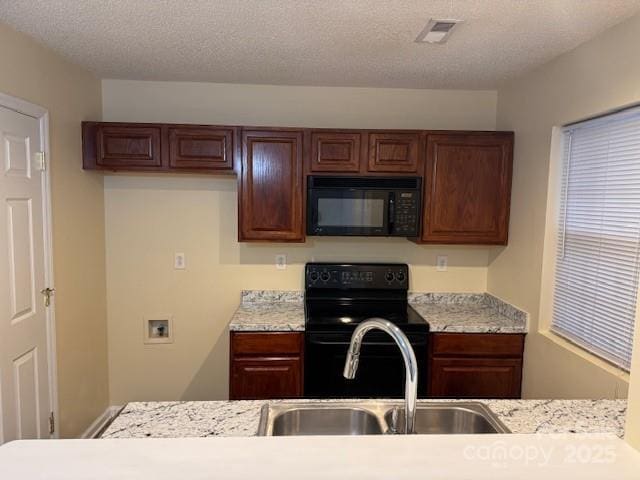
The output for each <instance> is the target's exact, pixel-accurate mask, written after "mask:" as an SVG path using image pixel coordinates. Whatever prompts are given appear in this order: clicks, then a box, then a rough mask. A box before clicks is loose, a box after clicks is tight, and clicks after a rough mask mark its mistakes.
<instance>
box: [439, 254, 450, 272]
mask: <svg viewBox="0 0 640 480" xmlns="http://www.w3.org/2000/svg"><path fill="white" fill-rule="evenodd" d="M448 263H449V257H448V256H446V255H438V256H436V271H437V272H446V271H447V264H448Z"/></svg>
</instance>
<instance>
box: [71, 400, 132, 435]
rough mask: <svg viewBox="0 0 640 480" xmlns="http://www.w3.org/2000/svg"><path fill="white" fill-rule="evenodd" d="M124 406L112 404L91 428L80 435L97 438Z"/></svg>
mask: <svg viewBox="0 0 640 480" xmlns="http://www.w3.org/2000/svg"><path fill="white" fill-rule="evenodd" d="M121 408H122V406H118V405H112V406H110V407H107V409H106V410H105V411H104V412H102V415H100V416H99V417H98V418H96V419H95V420H94V421H93V423H92V424H91V425H89V428H87V429H86V430H85V432H84V433H83V434H82V435H81V436H80V438H96V437H97V435H98V434H99V433H100V432H102V430H103V429H104V427H105V426H107V425H108V424H109V422H110V421H111V420H113V418H114V417H115V416H116V415H117V414H118V412H119V411H120V409H121Z"/></svg>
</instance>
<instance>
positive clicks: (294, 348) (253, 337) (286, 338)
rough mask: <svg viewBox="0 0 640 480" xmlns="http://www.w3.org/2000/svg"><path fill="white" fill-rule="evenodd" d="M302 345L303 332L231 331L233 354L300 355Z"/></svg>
mask: <svg viewBox="0 0 640 480" xmlns="http://www.w3.org/2000/svg"><path fill="white" fill-rule="evenodd" d="M302 345H303V334H302V333H288V332H287V333H283V332H268V333H253V332H231V352H232V355H261V354H262V355H269V354H291V355H299V354H300V353H301V352H302Z"/></svg>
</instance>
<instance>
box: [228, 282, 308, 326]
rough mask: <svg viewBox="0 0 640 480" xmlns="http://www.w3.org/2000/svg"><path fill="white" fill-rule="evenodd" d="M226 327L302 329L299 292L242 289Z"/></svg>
mask: <svg viewBox="0 0 640 480" xmlns="http://www.w3.org/2000/svg"><path fill="white" fill-rule="evenodd" d="M229 330H231V331H236V332H242V331H248V332H269V331H271V332H303V331H304V295H303V294H302V292H280V291H273V290H244V291H243V292H242V301H241V302H240V306H239V307H238V309H237V310H236V312H235V313H234V314H233V317H232V318H231V322H230V323H229Z"/></svg>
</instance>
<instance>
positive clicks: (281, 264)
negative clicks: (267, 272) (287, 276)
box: [276, 254, 287, 270]
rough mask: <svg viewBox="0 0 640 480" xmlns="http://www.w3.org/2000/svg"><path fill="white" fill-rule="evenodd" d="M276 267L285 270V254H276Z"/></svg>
mask: <svg viewBox="0 0 640 480" xmlns="http://www.w3.org/2000/svg"><path fill="white" fill-rule="evenodd" d="M276 268H277V269H278V270H286V268H287V256H286V255H284V254H281V255H276Z"/></svg>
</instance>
